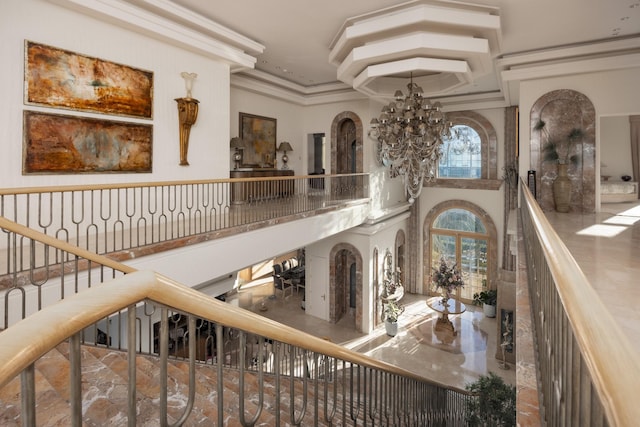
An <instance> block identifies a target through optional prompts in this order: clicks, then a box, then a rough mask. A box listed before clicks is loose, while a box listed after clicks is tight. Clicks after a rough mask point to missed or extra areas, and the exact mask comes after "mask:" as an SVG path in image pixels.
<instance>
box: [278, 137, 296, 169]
mask: <svg viewBox="0 0 640 427" xmlns="http://www.w3.org/2000/svg"><path fill="white" fill-rule="evenodd" d="M278 151H282V152H283V153H284V154H283V155H282V169H289V166H288V165H287V162H288V161H289V156H287V151H293V148H291V144H289V143H288V142H287V141H284V142H281V143H280V146H279V147H278Z"/></svg>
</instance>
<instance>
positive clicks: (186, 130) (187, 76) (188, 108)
mask: <svg viewBox="0 0 640 427" xmlns="http://www.w3.org/2000/svg"><path fill="white" fill-rule="evenodd" d="M180 76H182V78H183V79H184V85H185V87H186V89H187V96H186V98H176V102H177V103H178V120H179V123H180V166H189V162H188V161H187V152H188V151H189V134H190V133H191V126H192V125H193V124H194V123H195V122H196V119H197V118H198V103H199V101H198V100H197V99H193V98H192V97H191V89H192V88H193V81H194V80H195V79H196V77H198V75H197V74H196V73H187V72H182V73H180Z"/></svg>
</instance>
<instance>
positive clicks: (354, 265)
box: [329, 243, 363, 332]
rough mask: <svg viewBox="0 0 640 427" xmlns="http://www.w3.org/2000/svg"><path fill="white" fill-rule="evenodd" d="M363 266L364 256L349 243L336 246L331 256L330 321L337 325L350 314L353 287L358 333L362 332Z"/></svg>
mask: <svg viewBox="0 0 640 427" xmlns="http://www.w3.org/2000/svg"><path fill="white" fill-rule="evenodd" d="M362 264H363V263H362V254H360V252H359V251H358V250H357V249H356V248H355V247H354V246H353V245H351V244H349V243H339V244H337V245H335V246H334V247H333V248H332V249H331V252H330V254H329V270H330V274H329V321H331V322H332V323H337V322H338V321H339V320H340V319H342V317H343V316H344V315H345V314H347V313H348V311H349V306H350V304H349V300H350V290H351V286H353V287H354V291H355V294H354V303H355V304H354V305H355V307H354V309H355V310H354V311H355V315H354V316H355V319H354V320H355V329H356V330H357V331H358V332H362V312H363V310H362V308H363V307H362Z"/></svg>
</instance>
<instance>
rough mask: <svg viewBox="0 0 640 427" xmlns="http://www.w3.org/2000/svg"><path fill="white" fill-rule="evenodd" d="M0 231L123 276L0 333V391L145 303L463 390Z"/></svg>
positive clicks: (167, 282) (103, 260) (28, 233)
mask: <svg viewBox="0 0 640 427" xmlns="http://www.w3.org/2000/svg"><path fill="white" fill-rule="evenodd" d="M0 228H3V229H6V230H9V231H12V232H14V233H17V234H21V235H23V236H25V237H28V238H30V239H33V240H36V241H39V242H41V243H44V244H48V245H50V246H52V247H56V248H58V249H61V250H63V251H66V252H69V253H72V254H74V255H78V256H80V257H83V258H86V259H87V260H90V261H92V262H94V263H96V264H102V265H105V266H108V267H110V268H113V269H114V270H117V271H121V272H124V273H128V274H127V275H125V276H123V277H120V278H118V279H115V280H113V281H110V282H106V283H103V284H99V285H95V286H93V287H91V288H90V289H87V290H85V291H82V292H80V293H77V294H74V295H72V296H70V297H67V298H65V299H64V300H61V301H59V302H57V303H55V304H53V305H51V306H49V307H46V308H44V309H42V310H40V311H38V312H36V313H35V314H33V315H31V316H29V317H27V318H26V319H23V320H21V321H19V322H17V323H15V324H14V325H12V326H11V327H9V328H7V329H6V330H4V331H2V332H1V333H0V388H1V387H3V386H4V385H5V384H6V383H7V382H9V381H10V380H11V379H12V378H13V377H14V376H15V375H17V374H18V373H19V372H21V371H22V370H24V369H25V368H26V367H27V366H29V365H30V364H32V363H34V362H35V361H36V360H37V359H38V358H40V357H42V355H44V354H45V353H46V352H48V351H50V350H51V349H53V348H54V347H55V346H57V345H58V344H60V343H61V342H62V341H64V340H65V339H67V338H68V337H70V336H71V335H73V334H74V333H77V332H79V331H81V330H82V329H84V328H86V327H88V326H90V325H92V324H94V323H95V322H97V321H98V320H100V319H103V318H105V317H106V316H109V315H110V314H112V313H115V312H117V311H120V310H122V309H124V308H126V307H128V306H130V305H132V304H137V303H140V302H141V301H143V300H144V299H150V300H152V301H154V302H157V303H159V304H163V305H166V306H168V307H172V308H175V309H177V310H180V311H184V312H186V313H190V314H192V315H195V316H198V317H200V318H203V319H206V320H208V321H210V322H214V323H219V324H221V325H224V326H228V327H232V328H237V329H241V330H245V331H247V332H249V333H252V334H255V335H261V336H264V337H267V338H271V339H274V340H276V341H280V342H282V343H286V344H290V345H293V346H297V347H301V348H306V349H307V350H311V351H314V352H318V353H322V354H326V355H328V356H331V357H335V358H338V359H343V360H346V361H348V362H352V363H356V364H359V365H362V366H367V367H370V368H374V369H381V370H385V371H388V372H390V373H392V374H397V375H402V376H405V377H408V378H412V379H414V380H418V381H422V382H426V383H430V384H435V385H437V386H439V387H442V388H448V389H450V390H454V391H456V392H458V393H463V394H469V392H467V391H466V390H462V389H459V388H456V387H451V386H446V385H442V384H437V383H435V382H433V381H432V380H430V379H428V378H425V377H422V376H420V375H416V374H414V373H412V372H409V371H406V370H404V369H401V368H398V367H396V366H393V365H390V364H388V363H385V362H382V361H379V360H376V359H373V358H370V357H368V356H364V355H362V354H360V353H356V352H354V351H351V350H348V349H347V348H345V347H342V346H340V345H338V344H334V343H331V342H328V341H326V340H324V339H320V338H317V337H314V336H313V335H309V334H307V333H304V332H301V331H299V330H297V329H295V328H292V327H289V326H286V325H282V324H280V323H278V322H276V321H273V320H271V319H268V318H265V317H262V316H259V315H257V314H255V313H252V312H249V311H246V310H241V309H238V308H236V307H234V306H232V305H230V304H226V303H223V302H221V301H218V300H217V299H215V298H213V297H210V296H207V295H205V294H203V293H201V292H199V291H196V290H194V289H192V288H190V287H188V286H184V285H182V284H180V283H178V282H175V281H173V280H171V279H169V278H167V277H165V276H163V275H160V274H158V273H154V272H142V271H138V270H136V269H135V268H132V267H129V266H127V265H124V264H121V263H119V262H117V261H113V260H111V259H109V258H107V257H105V256H102V255H97V254H95V253H93V252H91V251H86V250H84V249H81V248H78V247H76V246H73V245H70V244H67V243H65V242H62V241H60V240H57V239H55V238H53V237H50V236H47V235H45V234H42V233H40V232H38V231H34V230H32V229H30V228H28V227H25V226H22V225H20V224H17V223H15V222H13V221H9V220H7V219H6V218H3V217H0Z"/></svg>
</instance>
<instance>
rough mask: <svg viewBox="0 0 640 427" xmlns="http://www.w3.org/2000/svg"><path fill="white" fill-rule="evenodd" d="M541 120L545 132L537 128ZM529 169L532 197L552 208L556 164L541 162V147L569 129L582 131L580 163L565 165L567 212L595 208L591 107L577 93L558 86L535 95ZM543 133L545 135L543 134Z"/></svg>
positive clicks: (531, 115)
mask: <svg viewBox="0 0 640 427" xmlns="http://www.w3.org/2000/svg"><path fill="white" fill-rule="evenodd" d="M541 121H542V122H544V129H545V131H544V132H542V131H540V130H537V128H539V126H537V125H538V124H539V123H540V122H541ZM530 129H531V145H530V150H531V169H533V170H535V171H536V198H537V200H538V204H539V205H540V207H541V208H542V209H543V210H554V209H555V203H554V200H553V181H554V180H555V179H556V176H557V164H556V163H554V162H545V161H543V156H542V150H543V148H544V146H545V144H546V143H547V142H548V140H549V139H554V140H560V139H563V138H565V139H566V138H567V137H568V135H569V134H570V133H571V132H572V130H573V129H579V130H580V131H582V134H583V136H582V140H581V141H580V144H581V147H580V148H579V150H578V151H577V152H578V153H579V154H580V162H579V163H578V164H577V165H570V166H569V168H568V173H569V179H570V180H571V184H572V189H571V203H570V212H578V213H590V212H594V211H595V206H596V203H595V199H596V192H595V185H596V176H595V173H596V168H595V159H596V153H595V140H596V136H595V108H594V106H593V103H592V102H591V101H590V100H589V98H587V97H586V96H585V95H583V94H582V93H580V92H576V91H574V90H570V89H559V90H554V91H551V92H548V93H546V94H544V95H543V96H541V97H540V98H538V100H536V102H535V103H534V104H533V107H532V108H531V113H530ZM545 135H547V136H546V137H545Z"/></svg>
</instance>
